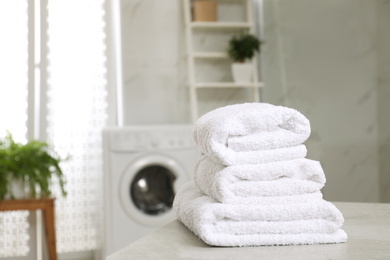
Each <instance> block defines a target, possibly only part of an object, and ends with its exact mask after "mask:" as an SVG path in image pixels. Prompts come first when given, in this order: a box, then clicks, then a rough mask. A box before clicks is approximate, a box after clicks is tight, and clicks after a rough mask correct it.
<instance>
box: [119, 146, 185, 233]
mask: <svg viewBox="0 0 390 260" xmlns="http://www.w3.org/2000/svg"><path fill="white" fill-rule="evenodd" d="M187 181H189V177H188V174H187V173H186V171H185V169H184V168H183V167H182V166H181V165H180V164H179V163H178V162H177V161H176V160H174V159H173V158H171V157H169V156H167V155H164V154H145V155H143V156H140V157H138V158H136V159H135V160H134V161H133V162H132V163H130V164H129V166H128V168H127V169H126V171H125V172H124V173H123V175H122V178H121V183H120V187H119V193H120V194H119V197H120V200H121V204H122V207H123V209H124V211H125V212H126V214H127V215H128V216H129V217H130V218H131V219H133V220H134V221H137V222H138V223H140V224H142V225H144V226H147V227H154V226H160V225H163V224H166V223H168V222H169V221H171V220H173V219H174V218H175V214H174V212H173V210H172V204H173V199H174V197H175V194H176V191H177V189H178V188H179V187H180V186H181V185H183V184H184V183H185V182H187Z"/></svg>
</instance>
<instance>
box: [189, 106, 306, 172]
mask: <svg viewBox="0 0 390 260" xmlns="http://www.w3.org/2000/svg"><path fill="white" fill-rule="evenodd" d="M309 136H310V123H309V120H308V119H307V118H306V117H305V116H303V115H302V114H301V113H300V112H298V111H297V110H295V109H291V108H287V107H282V106H274V105H271V104H266V103H245V104H237V105H231V106H226V107H222V108H218V109H215V110H213V111H211V112H209V113H207V114H205V115H203V116H202V117H201V118H199V119H198V121H197V122H196V123H195V126H194V131H193V137H194V140H195V143H196V144H197V145H198V146H199V148H200V149H201V151H202V152H203V153H204V154H206V155H208V156H209V157H210V158H212V159H213V160H215V161H216V162H218V163H221V164H224V165H236V164H252V163H254V164H256V163H263V162H271V161H281V160H289V159H296V158H303V157H305V156H306V148H305V147H302V146H301V145H300V144H302V143H303V142H304V141H306V140H307V138H308V137H309ZM289 148H290V150H289ZM279 149H281V150H280V151H279ZM275 150H276V151H275ZM278 154H279V156H277V155H278ZM261 157H264V159H259V158H261Z"/></svg>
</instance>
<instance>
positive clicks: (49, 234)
mask: <svg viewBox="0 0 390 260" xmlns="http://www.w3.org/2000/svg"><path fill="white" fill-rule="evenodd" d="M54 200H55V199H54V198H47V199H18V200H0V211H10V210H29V211H35V210H42V214H43V219H44V223H45V233H46V243H47V249H48V251H49V259H50V260H57V249H56V233H55V226H54Z"/></svg>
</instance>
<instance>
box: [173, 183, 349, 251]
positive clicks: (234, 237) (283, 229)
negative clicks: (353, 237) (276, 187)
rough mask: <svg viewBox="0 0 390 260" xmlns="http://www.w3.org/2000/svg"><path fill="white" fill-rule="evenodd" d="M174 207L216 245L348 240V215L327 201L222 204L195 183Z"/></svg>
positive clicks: (195, 230)
mask: <svg viewBox="0 0 390 260" xmlns="http://www.w3.org/2000/svg"><path fill="white" fill-rule="evenodd" d="M292 197H293V196H292ZM173 208H174V210H175V212H176V215H177V217H178V219H179V220H180V221H181V222H182V223H183V224H184V225H185V226H186V227H187V228H188V229H190V230H191V231H192V232H193V233H195V234H196V235H197V236H198V237H200V238H201V239H202V240H203V241H204V242H205V243H207V244H209V245H214V246H258V245H298V244H319V243H339V242H345V241H346V239H347V235H346V233H345V232H344V231H343V230H341V229H340V227H341V225H342V224H343V221H344V219H343V216H342V215H341V213H340V211H339V210H338V209H337V208H336V207H335V206H334V205H333V204H331V203H329V202H327V201H325V200H323V199H313V200H312V201H310V202H308V201H300V200H299V199H296V201H294V202H287V203H280V204H269V205H261V204H259V205H232V204H223V203H219V202H216V201H215V200H213V199H212V198H211V197H209V196H206V195H204V194H202V193H201V192H199V190H198V189H197V188H196V186H195V185H194V184H193V183H191V182H190V183H186V184H185V185H183V186H182V187H181V188H180V189H179V191H178V193H177V195H176V198H175V201H174V204H173Z"/></svg>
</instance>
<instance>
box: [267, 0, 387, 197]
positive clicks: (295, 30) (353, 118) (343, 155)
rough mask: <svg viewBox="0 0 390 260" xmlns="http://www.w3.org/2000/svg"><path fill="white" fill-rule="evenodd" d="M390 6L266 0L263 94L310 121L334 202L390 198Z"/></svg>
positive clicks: (312, 144)
mask: <svg viewBox="0 0 390 260" xmlns="http://www.w3.org/2000/svg"><path fill="white" fill-rule="evenodd" d="M389 5H390V4H389V1H365V0H345V1H338V0H328V1H312V0H295V1H288V0H265V1H264V7H265V12H264V13H265V39H266V41H267V44H266V45H264V52H263V55H264V56H263V59H264V70H263V75H264V80H265V82H266V85H267V88H266V89H265V90H264V100H265V101H267V102H271V103H275V104H282V105H286V106H290V107H294V108H296V109H298V110H300V111H301V112H303V113H304V114H305V115H307V116H308V118H309V119H310V121H311V124H312V130H313V134H312V137H311V138H310V140H309V142H308V149H309V156H311V157H312V158H315V159H319V160H320V161H321V163H322V165H323V168H324V170H325V173H326V176H327V184H326V186H325V188H324V190H323V191H324V195H325V198H326V199H328V200H338V201H366V202H375V201H379V200H380V199H381V200H382V201H387V202H389V201H390V200H389V195H390V189H389V183H390V177H389V171H390V164H389V158H390V141H389V133H390V122H389V116H388V114H387V113H388V111H389V109H390V103H389V102H388V100H389V97H390V96H389V94H390V93H389V92H390V91H389V84H390V78H389V75H390V73H389V68H390V67H389V64H390V63H389V59H390V51H389V46H390V45H389V44H390V31H389V30H388V28H389V27H388V25H389V24H390V11H389V10H390V7H389ZM378 144H379V145H378ZM378 162H379V163H378Z"/></svg>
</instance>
